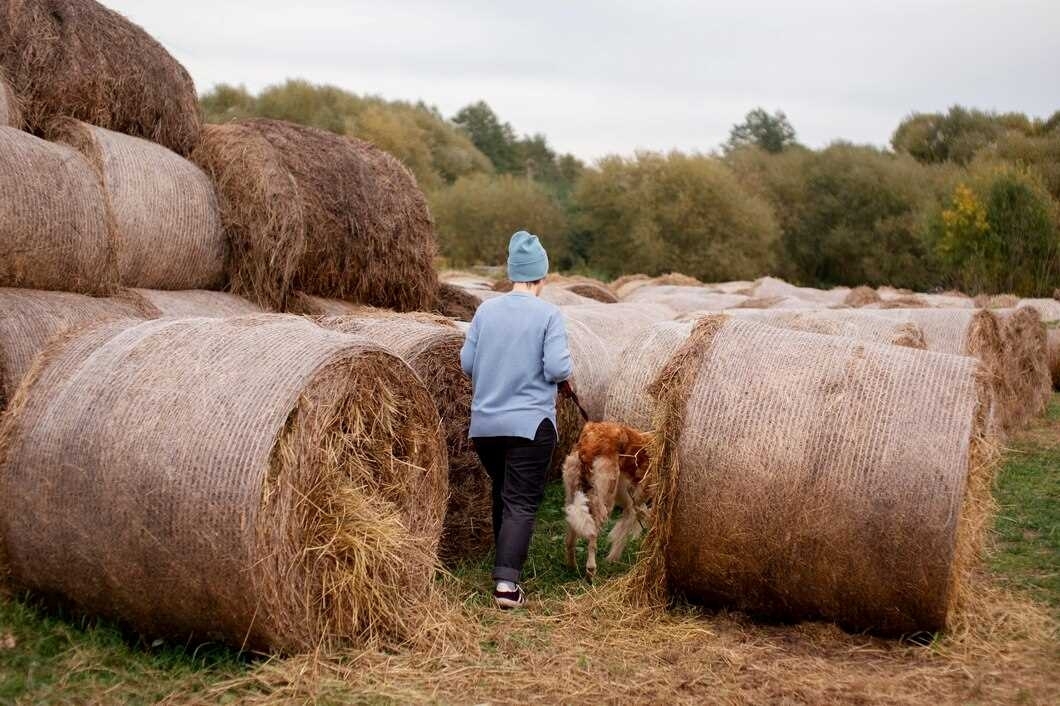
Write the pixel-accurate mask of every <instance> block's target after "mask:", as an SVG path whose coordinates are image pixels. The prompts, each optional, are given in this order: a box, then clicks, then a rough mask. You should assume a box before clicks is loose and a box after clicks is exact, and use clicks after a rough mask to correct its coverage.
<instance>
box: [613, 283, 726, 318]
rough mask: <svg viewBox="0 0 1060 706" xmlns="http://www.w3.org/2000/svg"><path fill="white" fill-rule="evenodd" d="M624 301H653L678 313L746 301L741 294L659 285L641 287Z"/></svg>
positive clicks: (718, 309)
mask: <svg viewBox="0 0 1060 706" xmlns="http://www.w3.org/2000/svg"><path fill="white" fill-rule="evenodd" d="M624 301H626V302H629V303H634V304H639V303H654V304H662V305H664V306H668V307H670V308H671V309H673V310H674V311H676V312H678V313H682V314H683V313H688V312H691V311H721V310H723V309H731V308H733V307H737V306H740V305H741V304H743V303H744V302H746V301H747V297H745V296H744V295H742V294H720V293H717V292H711V291H709V290H707V289H705V288H703V287H687V286H682V285H659V286H649V287H641V288H640V289H637V290H636V291H634V292H632V293H631V294H629V295H628V296H627V297H626V298H625V299H624Z"/></svg>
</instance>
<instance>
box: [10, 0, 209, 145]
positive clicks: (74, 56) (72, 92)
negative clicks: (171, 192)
mask: <svg viewBox="0 0 1060 706" xmlns="http://www.w3.org/2000/svg"><path fill="white" fill-rule="evenodd" d="M0 68H2V69H3V70H4V71H5V72H6V73H7V77H8V80H9V81H10V83H11V86H12V88H13V89H14V91H15V94H16V95H17V96H18V97H19V100H20V102H21V104H22V113H23V119H24V120H25V122H26V124H27V126H28V127H29V128H30V129H32V130H34V131H40V130H43V129H44V127H45V125H46V123H47V122H48V121H49V120H50V119H51V118H54V117H56V116H60V115H67V116H70V117H73V118H76V119H78V120H84V121H85V122H88V123H92V124H93V125H99V126H101V127H104V128H108V129H110V130H116V131H118V132H122V133H125V134H127V135H135V136H137V137H143V138H145V139H148V140H151V141H153V142H157V143H158V144H160V145H164V146H166V147H167V148H169V149H171V150H173V151H174V152H177V153H178V154H182V155H187V154H188V153H190V152H191V150H192V148H193V147H194V146H195V143H196V142H197V141H198V139H199V131H200V130H201V127H202V116H201V112H200V109H199V99H198V96H197V95H196V93H195V85H194V83H192V80H191V76H189V75H188V72H187V71H185V70H184V67H183V66H181V65H180V64H179V63H178V62H177V60H176V59H174V58H173V57H172V56H170V54H169V53H168V52H167V51H166V50H165V49H164V48H163V47H162V45H161V44H159V43H158V42H156V41H155V40H154V39H152V38H151V36H150V35H148V34H147V32H145V31H144V30H143V29H141V28H140V27H138V26H136V25H134V24H133V23H131V22H129V21H128V20H127V19H125V18H124V17H122V16H121V15H119V14H118V13H117V12H114V11H113V10H109V9H107V8H105V7H103V6H102V5H100V4H99V3H96V2H93V1H92V0H8V1H7V2H5V3H3V5H0Z"/></svg>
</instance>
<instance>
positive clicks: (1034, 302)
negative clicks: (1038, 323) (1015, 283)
mask: <svg viewBox="0 0 1060 706" xmlns="http://www.w3.org/2000/svg"><path fill="white" fill-rule="evenodd" d="M1017 306H1020V307H1025V306H1026V307H1031V308H1033V309H1037V310H1038V315H1039V316H1041V317H1042V323H1044V324H1045V325H1046V326H1052V325H1054V324H1060V302H1058V301H1057V300H1055V299H1021V300H1020V301H1019V304H1017Z"/></svg>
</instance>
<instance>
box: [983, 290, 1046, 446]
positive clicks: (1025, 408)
mask: <svg viewBox="0 0 1060 706" xmlns="http://www.w3.org/2000/svg"><path fill="white" fill-rule="evenodd" d="M994 313H996V314H997V316H998V318H999V320H1000V321H1001V340H1002V343H1003V344H1004V347H1005V361H1006V363H1007V366H1008V370H1009V390H1010V392H1011V394H1012V398H1013V403H1012V417H1011V418H1010V419H1009V424H1008V427H1009V428H1012V429H1018V428H1022V427H1023V426H1026V424H1027V422H1028V421H1030V420H1031V419H1033V418H1035V417H1037V416H1038V415H1040V414H1041V413H1042V412H1044V411H1045V409H1046V407H1047V406H1048V405H1049V399H1050V398H1051V397H1052V387H1053V385H1052V375H1051V374H1050V372H1049V344H1048V340H1047V338H1046V332H1045V324H1043V323H1042V319H1041V315H1040V314H1039V313H1038V310H1037V309H1036V308H1034V307H1020V308H1017V309H996V310H995V312H994Z"/></svg>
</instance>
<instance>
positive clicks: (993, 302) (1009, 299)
mask: <svg viewBox="0 0 1060 706" xmlns="http://www.w3.org/2000/svg"><path fill="white" fill-rule="evenodd" d="M972 303H973V304H974V305H975V307H976V308H977V309H1013V308H1015V307H1017V306H1019V303H1020V298H1019V297H1017V296H1016V295H1015V294H980V295H979V296H977V297H975V298H974V299H972Z"/></svg>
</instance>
